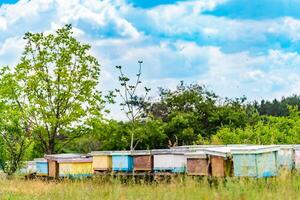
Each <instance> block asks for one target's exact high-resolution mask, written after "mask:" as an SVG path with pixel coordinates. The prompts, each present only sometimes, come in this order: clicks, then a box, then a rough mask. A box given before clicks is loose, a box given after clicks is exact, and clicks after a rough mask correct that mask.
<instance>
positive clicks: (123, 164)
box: [111, 151, 133, 172]
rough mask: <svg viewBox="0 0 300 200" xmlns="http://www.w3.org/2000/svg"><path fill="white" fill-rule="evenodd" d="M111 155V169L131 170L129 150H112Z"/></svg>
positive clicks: (131, 160)
mask: <svg viewBox="0 0 300 200" xmlns="http://www.w3.org/2000/svg"><path fill="white" fill-rule="evenodd" d="M111 155H112V170H113V171H115V172H132V170H133V157H132V155H131V152H130V151H114V152H112V153H111Z"/></svg>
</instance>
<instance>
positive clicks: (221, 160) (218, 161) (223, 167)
mask: <svg viewBox="0 0 300 200" xmlns="http://www.w3.org/2000/svg"><path fill="white" fill-rule="evenodd" d="M204 152H205V153H206V154H207V155H208V159H209V165H210V168H211V175H212V176H214V177H226V176H232V174H233V163H232V160H231V158H230V147H213V148H207V149H205V150H204Z"/></svg>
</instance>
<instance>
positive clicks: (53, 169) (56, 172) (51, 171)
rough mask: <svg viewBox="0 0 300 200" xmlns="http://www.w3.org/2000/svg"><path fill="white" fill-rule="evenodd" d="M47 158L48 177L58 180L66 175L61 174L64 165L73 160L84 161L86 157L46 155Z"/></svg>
mask: <svg viewBox="0 0 300 200" xmlns="http://www.w3.org/2000/svg"><path fill="white" fill-rule="evenodd" d="M45 158H46V159H47V161H48V177H51V178H58V177H60V176H63V175H62V174H64V173H62V172H61V168H62V167H61V166H60V165H64V164H62V163H68V162H69V161H70V160H72V159H81V158H82V159H84V158H86V156H85V155H82V154H53V155H46V156H45ZM72 161H73V160H72ZM72 163H74V162H72Z"/></svg>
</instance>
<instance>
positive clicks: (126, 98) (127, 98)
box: [115, 61, 150, 150]
mask: <svg viewBox="0 0 300 200" xmlns="http://www.w3.org/2000/svg"><path fill="white" fill-rule="evenodd" d="M138 63H139V70H138V73H137V74H136V80H135V81H134V82H133V83H131V82H130V79H129V77H128V76H126V75H125V74H124V72H123V70H122V67H121V66H116V68H117V69H118V71H119V73H120V75H119V82H120V87H121V88H120V89H115V92H117V94H118V95H119V96H120V97H121V99H122V102H121V103H120V106H121V109H122V111H124V113H125V115H126V117H127V119H128V120H129V122H130V123H129V125H130V129H129V131H130V135H131V139H130V150H134V149H135V148H136V146H137V145H138V144H139V143H140V142H141V138H139V137H136V136H138V135H139V133H138V132H137V131H136V128H135V125H136V124H137V123H139V122H140V120H141V119H142V118H143V117H144V115H143V108H144V107H145V106H146V103H147V102H146V101H145V100H146V98H147V96H148V94H149V92H150V88H147V87H144V94H143V95H138V89H139V86H140V85H141V83H142V81H141V75H142V63H143V62H142V61H139V62H138Z"/></svg>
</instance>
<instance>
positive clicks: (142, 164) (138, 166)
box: [132, 150, 153, 172]
mask: <svg viewBox="0 0 300 200" xmlns="http://www.w3.org/2000/svg"><path fill="white" fill-rule="evenodd" d="M132 156H133V170H134V171H143V172H151V171H152V169H153V156H152V154H151V151H146V150H145V151H144V150H138V151H133V152H132Z"/></svg>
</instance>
